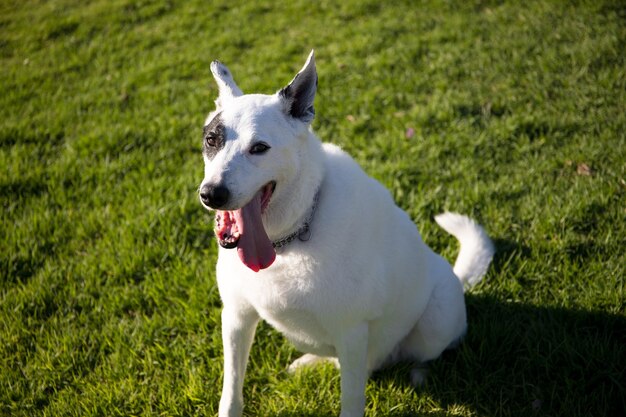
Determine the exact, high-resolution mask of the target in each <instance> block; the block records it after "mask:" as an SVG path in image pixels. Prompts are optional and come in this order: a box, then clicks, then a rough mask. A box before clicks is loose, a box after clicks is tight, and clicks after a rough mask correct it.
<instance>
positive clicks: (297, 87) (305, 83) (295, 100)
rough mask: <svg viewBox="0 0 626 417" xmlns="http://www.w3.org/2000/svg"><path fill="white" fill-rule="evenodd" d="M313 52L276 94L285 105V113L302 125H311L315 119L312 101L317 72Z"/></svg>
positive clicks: (315, 87)
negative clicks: (287, 83) (302, 123)
mask: <svg viewBox="0 0 626 417" xmlns="http://www.w3.org/2000/svg"><path fill="white" fill-rule="evenodd" d="M313 52H314V51H311V53H310V54H309V58H308V59H307V60H306V63H305V64H304V67H302V69H301V70H300V72H299V73H298V74H296V76H295V78H294V79H293V80H291V82H290V83H289V85H288V86H287V87H285V88H283V89H282V90H280V91H279V92H278V95H279V96H280V98H281V99H282V100H283V102H284V103H285V112H286V113H287V114H288V115H290V116H291V117H294V118H296V119H300V120H302V121H303V122H304V123H311V122H312V121H313V118H314V117H315V109H314V107H313V101H314V100H315V92H316V91H317V71H316V69H315V56H314V54H313Z"/></svg>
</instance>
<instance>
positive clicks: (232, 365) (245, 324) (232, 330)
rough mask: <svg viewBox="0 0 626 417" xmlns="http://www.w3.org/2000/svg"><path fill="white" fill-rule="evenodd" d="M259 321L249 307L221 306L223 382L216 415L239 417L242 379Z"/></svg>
mask: <svg viewBox="0 0 626 417" xmlns="http://www.w3.org/2000/svg"><path fill="white" fill-rule="evenodd" d="M258 322H259V316H258V315H257V314H256V312H255V311H254V310H252V309H251V308H249V309H246V308H241V306H236V307H234V308H233V307H224V310H222V342H223V344H224V385H223V388H222V398H221V399H220V409H219V417H241V413H242V411H243V380H244V377H245V374H246V365H247V363H248V355H249V354H250V346H252V341H253V339H254V332H255V330H256V326H257V323H258Z"/></svg>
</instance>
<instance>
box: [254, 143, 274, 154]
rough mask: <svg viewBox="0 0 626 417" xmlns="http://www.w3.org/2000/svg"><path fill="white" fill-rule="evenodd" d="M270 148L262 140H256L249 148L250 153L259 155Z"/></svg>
mask: <svg viewBox="0 0 626 417" xmlns="http://www.w3.org/2000/svg"><path fill="white" fill-rule="evenodd" d="M269 150H270V145H268V144H267V143H264V142H257V143H255V144H254V145H252V147H251V148H250V153H251V154H252V155H261V154H264V153H265V152H267V151H269Z"/></svg>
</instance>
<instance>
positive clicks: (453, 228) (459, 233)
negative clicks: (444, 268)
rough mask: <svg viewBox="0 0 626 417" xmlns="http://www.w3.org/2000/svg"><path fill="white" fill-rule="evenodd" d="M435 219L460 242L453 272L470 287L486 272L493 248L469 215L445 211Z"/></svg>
mask: <svg viewBox="0 0 626 417" xmlns="http://www.w3.org/2000/svg"><path fill="white" fill-rule="evenodd" d="M435 221H436V222H437V223H438V224H439V226H441V227H442V228H443V229H444V230H445V231H446V232H448V233H450V234H451V235H452V236H454V237H456V238H457V239H458V240H459V242H460V243H461V250H460V252H459V256H458V257H457V258H456V262H455V263H454V273H455V274H456V276H457V277H459V279H460V280H461V282H462V283H463V286H464V287H465V288H466V289H467V288H471V287H473V286H474V285H476V284H478V283H479V282H480V280H481V279H482V278H483V277H484V276H485V274H486V273H487V268H489V264H490V263H491V259H492V258H493V254H494V253H495V248H494V246H493V242H491V239H489V236H487V233H486V232H485V230H484V229H483V228H482V227H481V226H480V225H479V224H477V223H476V222H475V221H473V220H472V219H470V218H469V217H466V216H463V215H461V214H457V213H450V212H446V213H443V214H440V215H438V216H435Z"/></svg>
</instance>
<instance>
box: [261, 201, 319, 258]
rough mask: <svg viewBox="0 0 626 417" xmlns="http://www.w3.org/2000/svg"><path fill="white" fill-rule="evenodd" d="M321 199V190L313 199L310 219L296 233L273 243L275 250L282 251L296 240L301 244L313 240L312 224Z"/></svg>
mask: <svg viewBox="0 0 626 417" xmlns="http://www.w3.org/2000/svg"><path fill="white" fill-rule="evenodd" d="M319 199H320V190H317V192H316V193H315V196H314V197H313V205H312V206H311V211H310V213H309V217H307V219H306V220H305V221H304V223H302V226H300V228H299V229H298V230H296V231H295V232H293V233H292V234H290V235H287V236H285V237H284V238H282V239H279V240H275V241H274V242H272V246H273V247H274V248H275V249H280V248H283V247H285V246H287V245H288V244H289V243H291V242H293V241H294V240H296V238H297V239H298V240H300V241H301V242H306V241H307V240H309V239H311V222H312V221H313V216H314V215H315V209H316V208H317V203H318V201H319Z"/></svg>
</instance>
